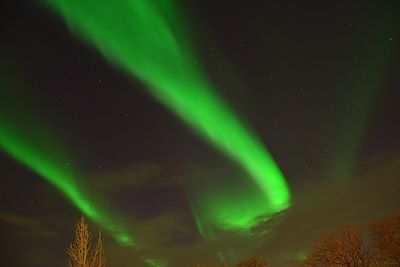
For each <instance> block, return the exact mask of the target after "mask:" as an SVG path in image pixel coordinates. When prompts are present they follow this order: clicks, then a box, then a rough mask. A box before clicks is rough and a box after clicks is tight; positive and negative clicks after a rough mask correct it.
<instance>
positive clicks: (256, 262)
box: [235, 257, 267, 267]
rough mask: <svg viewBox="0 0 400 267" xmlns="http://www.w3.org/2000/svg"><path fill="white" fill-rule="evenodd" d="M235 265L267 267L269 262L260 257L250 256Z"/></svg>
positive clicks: (238, 266) (240, 266)
mask: <svg viewBox="0 0 400 267" xmlns="http://www.w3.org/2000/svg"><path fill="white" fill-rule="evenodd" d="M235 267H267V262H266V261H264V260H262V259H260V258H259V257H250V258H248V259H245V260H241V261H239V262H238V263H237V264H236V265H235Z"/></svg>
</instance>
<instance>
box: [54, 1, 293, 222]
mask: <svg viewBox="0 0 400 267" xmlns="http://www.w3.org/2000/svg"><path fill="white" fill-rule="evenodd" d="M51 6H52V7H53V8H54V9H55V10H57V11H58V12H59V13H60V14H61V15H62V17H63V18H64V19H65V21H66V23H67V24H68V26H69V28H70V29H71V31H73V32H74V33H76V34H78V35H79V36H80V37H81V38H82V39H84V40H86V41H89V42H90V43H91V44H92V45H94V46H95V47H96V48H97V49H98V50H99V51H100V53H101V54H102V55H103V56H104V57H105V58H107V59H108V60H109V61H111V62H112V63H113V64H116V65H118V66H119V67H121V68H122V69H124V70H125V71H126V72H128V73H129V74H131V75H134V76H135V77H138V78H139V79H140V80H141V81H143V82H144V83H145V84H146V85H147V86H148V88H149V89H150V93H151V94H152V95H153V96H154V97H155V98H157V99H158V100H159V101H160V102H161V103H163V104H164V105H166V106H167V107H168V108H169V109H170V110H172V111H173V112H175V113H176V115H177V116H179V117H180V118H181V119H182V120H183V121H185V122H186V123H187V124H188V125H189V126H190V127H191V128H192V129H193V130H194V131H195V132H196V133H197V134H198V135H199V136H201V137H203V138H205V139H206V140H208V141H209V142H210V143H211V144H212V145H213V146H215V147H216V148H217V149H218V150H220V151H221V152H222V153H224V154H225V155H227V156H229V157H230V158H231V159H233V160H234V161H236V162H237V163H238V164H240V165H241V166H242V167H243V168H244V169H245V170H247V172H248V173H249V174H250V176H251V177H252V179H253V181H254V182H255V184H256V185H257V186H258V188H259V189H261V191H260V192H261V193H260V194H259V193H257V194H256V195H257V196H256V197H254V198H253V197H251V198H249V199H247V198H238V196H237V195H233V194H224V195H223V196H219V194H218V193H217V195H215V196H214V197H215V198H214V199H213V200H209V201H212V204H213V205H208V206H209V207H212V208H211V209H210V210H209V211H206V213H207V217H208V218H209V220H210V221H212V223H214V224H217V225H218V226H219V227H221V228H224V229H243V228H249V227H251V226H252V222H254V220H255V219H256V218H257V217H258V216H260V215H265V214H267V215H268V214H273V213H275V212H279V211H281V210H283V209H285V208H287V207H289V206H290V192H289V188H288V185H287V183H286V181H285V178H284V176H283V174H282V172H281V171H280V169H279V167H278V166H277V164H276V163H275V162H274V160H273V158H272V156H271V155H270V154H269V152H268V151H267V150H266V148H265V147H264V145H263V144H262V142H261V141H260V140H259V139H258V138H257V137H256V136H255V135H254V134H252V133H251V132H250V131H249V129H247V128H246V127H245V125H244V124H243V123H242V122H241V121H240V120H239V118H238V117H237V116H236V114H235V113H234V112H233V111H232V110H231V108H230V107H229V106H228V105H227V104H225V103H224V101H223V100H222V98H221V97H219V96H218V95H217V94H216V92H215V90H214V86H213V85H212V84H211V83H210V82H209V81H208V79H207V78H206V75H205V74H204V72H203V70H202V68H201V66H200V64H199V63H198V61H197V59H196V56H195V53H194V52H193V50H192V48H191V47H192V45H191V44H190V41H189V40H190V38H189V34H188V33H187V32H186V31H185V30H184V26H183V25H184V23H183V22H181V14H180V13H179V12H178V10H177V7H176V5H175V3H174V1H172V0H158V1H157V0H120V1H114V2H110V1H106V0H96V1H95V0H85V1H82V0H54V1H52V3H51ZM240 196H241V197H244V195H240ZM200 205H202V203H200ZM242 208H243V209H242ZM202 214H203V213H201V214H200V215H202ZM199 220H204V219H203V218H202V216H200V217H199ZM198 225H199V224H198Z"/></svg>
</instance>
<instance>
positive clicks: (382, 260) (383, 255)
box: [369, 210, 400, 266]
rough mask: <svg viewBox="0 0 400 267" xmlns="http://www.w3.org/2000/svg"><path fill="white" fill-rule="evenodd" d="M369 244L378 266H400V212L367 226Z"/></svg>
mask: <svg viewBox="0 0 400 267" xmlns="http://www.w3.org/2000/svg"><path fill="white" fill-rule="evenodd" d="M369 231H370V234H371V241H372V242H371V243H372V246H373V248H374V252H375V255H376V258H377V261H378V262H379V264H380V266H383V265H395V266H400V210H398V211H397V212H396V213H395V215H394V216H392V217H389V218H387V219H383V220H379V221H375V222H373V223H371V224H370V225H369Z"/></svg>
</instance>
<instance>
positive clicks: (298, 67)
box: [0, 0, 400, 267]
mask: <svg viewBox="0 0 400 267" xmlns="http://www.w3.org/2000/svg"><path fill="white" fill-rule="evenodd" d="M0 10H1V11H0V14H1V15H0V22H1V24H0V25H1V26H0V27H1V28H0V36H1V39H0V72H1V75H0V78H1V77H3V78H4V77H6V76H8V75H11V73H13V74H14V73H18V80H19V82H20V83H21V84H23V85H24V86H25V87H26V88H27V89H29V91H30V92H31V94H32V95H33V96H34V97H35V101H37V102H36V103H38V105H39V106H40V108H41V109H42V110H44V111H45V112H48V113H49V114H52V116H53V117H52V119H53V120H54V121H53V122H54V124H55V125H57V127H58V129H59V130H60V132H61V135H62V137H63V140H65V143H66V144H65V145H66V146H67V147H72V148H73V151H74V154H75V155H78V156H77V158H75V159H74V162H75V164H77V165H78V166H77V168H78V169H79V170H81V172H82V173H85V174H87V175H86V180H87V182H89V183H92V184H93V188H94V189H95V190H97V191H98V192H102V193H104V195H106V196H107V197H106V200H107V205H108V206H109V207H110V209H116V210H119V211H121V212H122V214H124V216H126V217H127V218H130V217H132V218H135V222H134V223H133V226H132V227H135V228H136V229H139V231H138V232H140V233H141V234H140V235H141V238H142V239H143V240H145V242H146V249H139V250H130V249H129V248H124V247H121V246H119V245H117V244H116V243H114V241H113V240H111V238H110V237H109V236H106V243H107V245H106V255H107V257H108V259H109V260H108V262H109V266H114V267H125V266H144V265H143V263H142V262H141V260H140V259H141V257H143V256H144V257H147V256H148V255H149V256H154V257H158V258H162V259H165V260H167V261H168V262H169V263H170V265H169V266H177V267H181V266H182V267H183V266H191V265H190V264H194V263H195V262H196V261H197V260H198V261H201V262H207V261H210V262H212V261H216V260H217V259H218V257H217V256H216V252H217V251H218V249H219V248H222V247H224V248H225V247H226V244H234V245H233V246H232V247H233V249H231V254H232V255H233V256H231V257H232V259H234V258H241V257H244V256H247V255H249V254H257V255H260V256H262V257H264V258H266V259H268V260H269V261H270V262H271V264H272V266H295V263H290V262H292V261H294V259H295V255H296V253H298V252H299V251H303V250H306V249H307V246H308V244H309V243H310V240H312V239H315V238H317V237H318V236H319V235H320V234H321V233H324V232H327V231H333V230H336V229H338V228H340V227H341V226H342V225H343V224H346V223H365V222H367V221H369V220H372V219H375V218H379V217H383V216H387V215H389V214H390V213H391V212H392V211H393V210H394V209H395V208H396V207H397V208H398V207H399V203H400V201H399V200H400V197H398V196H400V180H399V173H400V154H399V153H400V139H399V136H400V124H399V116H400V108H399V104H398V103H399V100H400V98H399V97H400V94H399V86H400V75H399V71H400V53H399V52H400V49H399V48H400V28H399V25H400V16H397V15H396V14H399V13H400V2H399V1H395V0H385V1H382V0H379V1H378V0H376V1H315V0H314V1H311V0H306V1H277V0H275V1H204V0H196V1H190V4H189V3H185V7H184V10H185V11H186V12H188V13H189V14H190V15H189V16H187V18H189V19H188V25H187V26H188V27H189V28H190V29H191V34H192V35H193V38H194V43H195V44H196V48H197V49H198V52H199V55H200V57H201V59H202V63H203V64H204V65H205V68H206V70H207V74H208V75H209V77H210V78H211V79H212V80H213V81H214V82H215V84H216V85H217V86H216V88H217V89H218V90H219V92H220V93H221V95H223V96H224V98H225V99H226V100H227V102H229V103H230V104H231V105H232V106H233V107H234V109H235V110H236V111H237V113H238V114H240V116H241V118H243V120H244V121H245V122H246V123H247V124H248V125H250V127H251V128H252V129H253V130H254V131H255V132H256V133H257V134H258V136H259V137H260V138H261V140H262V141H263V142H264V144H265V145H266V146H267V147H268V149H269V150H270V151H271V153H272V155H273V156H274V158H275V160H276V161H277V163H278V164H279V166H280V167H281V169H282V171H283V173H284V174H285V176H286V177H287V179H288V181H289V184H290V186H291V189H292V193H293V199H294V202H293V203H294V204H293V207H292V208H291V210H290V211H289V212H288V213H287V215H285V216H284V218H283V219H282V220H283V221H282V222H281V223H280V224H279V225H278V226H276V227H275V228H274V230H273V231H272V232H273V234H268V235H266V236H264V237H263V238H262V239H257V240H254V238H253V237H247V238H244V237H238V236H236V235H235V233H230V232H227V233H221V234H220V238H219V239H218V240H217V241H215V240H214V241H212V242H211V241H206V240H203V239H202V238H201V236H200V235H199V233H198V232H197V230H196V226H195V223H194V220H193V218H192V215H191V212H190V207H189V205H188V203H187V199H186V192H185V189H184V188H185V186H184V185H182V184H185V182H182V181H187V180H191V179H209V180H210V179H211V180H212V179H220V176H225V177H228V176H232V175H243V170H241V169H240V167H238V166H237V165H236V164H235V163H233V162H231V161H230V160H229V159H227V158H226V157H225V156H224V155H222V154H221V153H220V152H218V151H217V150H215V149H214V148H212V147H211V146H209V144H208V143H207V142H205V141H203V140H202V139H201V138H199V137H198V136H197V135H195V134H194V133H193V132H192V131H191V130H190V129H188V128H187V127H186V126H185V125H184V123H182V122H181V121H180V120H179V119H178V118H177V117H176V116H175V115H174V114H172V113H170V112H169V111H168V110H167V109H166V108H165V107H164V106H162V105H161V104H159V103H158V102H157V101H156V100H154V99H153V98H152V97H151V96H150V95H149V94H148V93H147V91H146V88H145V86H144V85H142V84H141V83H140V82H139V81H138V80H136V79H135V78H133V77H129V76H128V75H126V74H125V73H123V72H122V71H120V70H119V69H118V68H117V67H115V66H113V65H111V64H109V63H108V62H107V61H106V60H105V59H103V57H102V56H101V55H100V54H99V53H98V52H97V51H95V50H94V49H93V48H92V47H91V46H90V45H89V44H88V43H86V42H82V41H81V40H80V39H78V38H75V36H73V35H72V34H71V33H70V32H69V30H68V28H67V27H66V26H65V24H64V22H63V21H62V20H61V19H60V18H59V17H57V16H56V15H54V14H53V13H51V12H50V11H49V10H47V9H46V8H43V7H42V6H40V5H39V4H38V3H36V2H35V1H26V0H23V1H3V2H2V3H1V5H0ZM380 27H382V28H380ZM385 51H390V53H389V56H388V60H386V61H387V62H385V64H383V65H374V62H375V59H376V58H380V57H383V56H384V55H383V54H384V52H385ZM371 77H375V78H376V80H377V83H376V86H372V87H373V88H372V89H371V90H370V89H368V88H370V87H371V86H370V85H371V80H373V79H374V78H371ZM0 86H1V87H0V90H2V89H3V88H4V86H5V85H4V83H3V81H1V80H0ZM369 91H372V93H371V100H370V101H368V100H365V99H366V98H368V97H367V96H366V95H367V94H370V92H369ZM359 106H361V108H360V109H357V107H359ZM360 110H361V111H360ZM26 112H29V110H26ZM360 121H362V123H359V122H360ZM358 125H359V128H360V129H359V131H358V130H357V129H355V128H357V127H358ZM357 144H358V145H357ZM353 146H354V147H355V148H356V152H355V156H354V157H351V156H348V155H349V154H351V151H350V150H351V147H353ZM343 161H345V162H346V163H347V161H351V162H350V163H349V164H350V165H351V166H352V171H351V173H350V178H348V179H340V178H338V177H337V176H336V175H338V174H340V173H341V170H340V168H341V167H342V166H343ZM0 179H1V186H0V240H1V251H0V265H1V266H10V267H13V266H41V267H47V266H56V267H57V266H65V261H66V256H65V248H66V247H67V245H68V243H69V242H70V241H71V240H72V231H73V225H74V223H75V221H76V219H77V218H79V216H80V211H79V210H76V209H75V208H74V207H73V206H72V205H71V204H70V203H69V202H68V201H67V200H66V199H65V198H64V197H63V196H62V195H61V194H60V192H59V191H57V189H55V188H54V187H52V186H51V185H50V184H48V183H46V182H45V181H44V180H42V179H41V178H40V177H39V176H38V175H36V174H35V173H33V172H32V171H30V170H28V169H26V168H25V167H24V166H23V165H22V164H20V163H19V162H16V161H15V160H13V159H12V158H11V157H9V156H8V155H7V153H5V152H3V151H0ZM224 179H226V178H224ZM259 227H260V229H261V228H262V227H268V225H266V226H263V225H261V226H259ZM93 229H98V227H97V226H96V225H93ZM260 231H261V230H260ZM3 262H4V263H3ZM285 264H286V265H285ZM287 264H289V265H287ZM290 264H292V265H290Z"/></svg>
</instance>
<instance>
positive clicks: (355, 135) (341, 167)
mask: <svg viewBox="0 0 400 267" xmlns="http://www.w3.org/2000/svg"><path fill="white" fill-rule="evenodd" d="M370 16H371V17H372V19H371V20H370V21H369V23H368V25H365V28H366V29H367V30H366V32H365V36H364V38H363V40H362V41H363V42H361V44H360V46H361V47H362V48H361V49H360V50H361V51H360V52H358V53H359V54H360V60H359V63H358V64H356V66H355V67H354V69H352V70H351V72H350V76H351V77H349V80H350V82H349V84H347V85H344V86H348V87H350V88H349V90H348V91H345V92H346V97H347V98H348V99H351V101H349V103H348V104H347V105H346V106H345V108H344V110H343V112H342V114H341V116H342V117H343V118H344V119H343V124H342V127H340V129H339V131H338V132H336V133H335V137H334V139H335V140H339V142H338V143H335V144H334V147H333V149H332V150H333V154H334V155H340V156H338V160H336V161H335V162H334V164H333V167H332V169H333V170H334V172H335V173H334V176H335V177H338V178H339V179H341V180H346V179H348V178H349V177H350V175H351V172H352V170H353V169H352V168H353V166H354V162H355V160H356V158H357V155H358V151H359V148H360V146H361V144H362V141H363V137H364V131H365V128H366V127H367V126H368V114H369V112H370V110H371V109H372V108H373V105H374V102H375V99H376V98H377V97H378V96H379V92H380V90H382V89H384V88H383V85H384V79H385V76H386V74H387V70H388V69H389V67H390V64H391V63H392V58H393V57H392V55H393V52H394V51H395V49H396V48H397V47H395V46H394V45H393V43H392V41H391V39H392V38H398V37H399V36H400V32H399V28H398V27H397V28H394V27H393V25H398V23H396V22H397V21H398V12H397V8H394V7H393V6H392V7H391V5H390V3H388V4H387V6H385V7H384V8H383V9H381V10H374V11H373V14H370Z"/></svg>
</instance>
